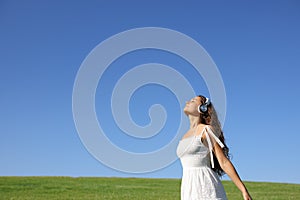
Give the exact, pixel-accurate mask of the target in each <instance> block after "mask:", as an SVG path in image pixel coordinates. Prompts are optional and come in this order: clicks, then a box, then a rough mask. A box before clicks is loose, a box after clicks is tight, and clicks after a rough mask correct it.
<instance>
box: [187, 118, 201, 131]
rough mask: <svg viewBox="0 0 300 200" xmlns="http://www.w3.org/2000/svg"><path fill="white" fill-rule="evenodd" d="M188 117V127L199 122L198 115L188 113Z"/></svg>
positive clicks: (192, 127)
mask: <svg viewBox="0 0 300 200" xmlns="http://www.w3.org/2000/svg"><path fill="white" fill-rule="evenodd" d="M189 119H190V129H194V128H196V127H197V126H198V124H199V121H200V117H199V116H192V115H189Z"/></svg>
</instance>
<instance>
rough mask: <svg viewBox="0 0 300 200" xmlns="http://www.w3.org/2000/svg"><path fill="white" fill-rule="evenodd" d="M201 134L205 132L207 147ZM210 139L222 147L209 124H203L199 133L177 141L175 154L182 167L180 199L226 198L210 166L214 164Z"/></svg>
mask: <svg viewBox="0 0 300 200" xmlns="http://www.w3.org/2000/svg"><path fill="white" fill-rule="evenodd" d="M203 134H206V135H205V136H206V140H207V143H208V147H206V146H205V145H204V144H203V143H202V141H201V138H202V135H203ZM211 140H214V141H216V142H217V143H218V144H219V145H220V147H221V148H223V147H224V145H223V144H222V142H221V141H220V140H219V138H217V137H216V136H215V134H214V133H213V132H212V130H211V129H210V128H209V126H205V127H204V128H203V131H202V132H201V134H200V135H195V134H194V135H193V136H190V137H187V138H184V139H182V140H181V141H180V142H179V144H178V147H177V155H178V157H179V158H180V161H181V164H182V168H183V174H182V179H181V200H226V199H227V197H226V193H225V190H224V187H223V185H222V183H221V181H220V179H219V176H218V175H217V173H216V172H214V171H213V170H212V168H211V166H212V167H213V166H214V161H213V152H212V149H213V145H212V141H211Z"/></svg>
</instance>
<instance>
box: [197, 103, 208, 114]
mask: <svg viewBox="0 0 300 200" xmlns="http://www.w3.org/2000/svg"><path fill="white" fill-rule="evenodd" d="M199 110H200V111H201V112H202V113H205V112H206V111H207V105H206V104H203V105H201V106H199Z"/></svg>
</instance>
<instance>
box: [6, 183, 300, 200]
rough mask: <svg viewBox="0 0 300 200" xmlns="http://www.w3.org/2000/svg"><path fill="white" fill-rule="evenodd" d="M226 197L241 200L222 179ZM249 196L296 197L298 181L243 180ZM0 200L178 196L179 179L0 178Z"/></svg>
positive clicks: (123, 199) (122, 199)
mask: <svg viewBox="0 0 300 200" xmlns="http://www.w3.org/2000/svg"><path fill="white" fill-rule="evenodd" d="M223 184H224V187H225V190H226V193H227V196H228V199H229V200H234V199H242V197H241V194H240V192H239V191H238V189H237V188H236V187H235V186H234V185H233V183H232V182H230V181H223ZM245 184H246V186H247V187H248V189H249V191H250V193H251V195H252V197H253V199H257V200H259V199H284V200H288V199H297V200H298V199H300V184H280V183H261V182H245ZM0 199H5V200H7V199H22V200H26V199H45V200H47V199H108V200H109V199H120V200H132V199H153V200H159V199H162V200H168V199H170V200H171V199H172V200H176V199H178V200H179V199H180V180H179V179H146V178H96V177H95V178H86V177H83V178H72V177H0Z"/></svg>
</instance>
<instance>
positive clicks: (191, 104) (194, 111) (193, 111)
mask: <svg viewBox="0 0 300 200" xmlns="http://www.w3.org/2000/svg"><path fill="white" fill-rule="evenodd" d="M199 105H200V97H194V98H192V99H191V100H190V101H187V102H186V104H185V107H184V109H183V111H184V113H185V114H186V115H195V116H198V115H199V112H198V107H199Z"/></svg>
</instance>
